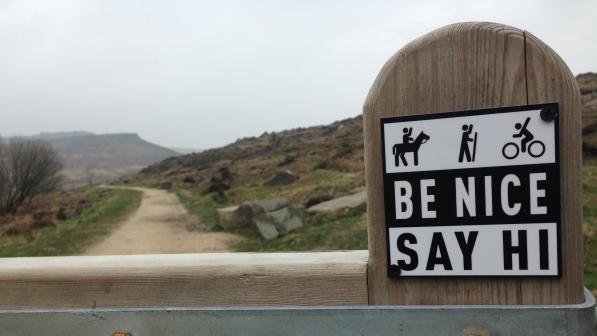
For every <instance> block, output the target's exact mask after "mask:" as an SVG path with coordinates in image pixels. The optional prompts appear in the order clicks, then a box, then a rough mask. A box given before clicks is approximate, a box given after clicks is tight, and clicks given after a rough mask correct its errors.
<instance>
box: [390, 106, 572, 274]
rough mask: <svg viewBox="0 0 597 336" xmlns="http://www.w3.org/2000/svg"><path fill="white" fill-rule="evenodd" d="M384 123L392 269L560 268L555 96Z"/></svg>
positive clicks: (423, 271) (541, 270)
mask: <svg viewBox="0 0 597 336" xmlns="http://www.w3.org/2000/svg"><path fill="white" fill-rule="evenodd" d="M544 109H551V112H555V113H550V114H549V115H551V116H554V115H555V118H554V117H552V118H544V117H543V118H542V113H541V111H542V110H544ZM381 127H382V141H383V142H382V144H383V146H382V147H383V155H384V202H385V217H386V227H387V230H388V232H387V234H388V266H389V275H390V276H391V277H398V276H401V277H402V276H558V275H559V274H560V263H559V260H560V247H559V245H560V244H559V225H560V224H559V223H560V208H559V206H560V190H559V165H558V141H557V139H558V118H557V104H546V105H539V106H525V107H520V108H507V109H492V110H483V111H467V112H455V113H448V114H433V115H424V116H406V117H397V118H386V119H382V121H381Z"/></svg>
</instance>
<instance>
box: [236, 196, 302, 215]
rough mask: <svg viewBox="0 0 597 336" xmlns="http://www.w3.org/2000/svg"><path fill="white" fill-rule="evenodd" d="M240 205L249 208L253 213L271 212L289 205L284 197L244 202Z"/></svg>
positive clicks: (288, 201)
mask: <svg viewBox="0 0 597 336" xmlns="http://www.w3.org/2000/svg"><path fill="white" fill-rule="evenodd" d="M242 206H244V207H248V208H250V211H252V212H253V213H255V214H258V213H262V212H272V211H275V210H278V209H282V208H285V207H288V206H290V200H289V199H288V198H286V197H276V198H270V199H266V200H260V201H253V202H247V203H244V204H243V205H242Z"/></svg>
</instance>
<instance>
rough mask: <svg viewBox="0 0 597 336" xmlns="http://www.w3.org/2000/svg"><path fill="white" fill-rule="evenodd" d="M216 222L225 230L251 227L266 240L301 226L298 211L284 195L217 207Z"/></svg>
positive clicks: (301, 222) (301, 221)
mask: <svg viewBox="0 0 597 336" xmlns="http://www.w3.org/2000/svg"><path fill="white" fill-rule="evenodd" d="M216 222H217V223H218V225H220V226H221V227H223V228H224V229H226V230H230V229H236V228H242V227H253V228H255V229H256V230H257V232H259V234H260V235H261V236H262V237H263V238H264V239H266V240H270V239H274V238H277V237H279V236H281V235H285V234H287V233H288V232H290V231H292V230H295V229H298V228H300V227H302V226H303V220H302V218H301V216H300V212H299V211H298V210H297V209H296V208H294V207H293V206H292V204H291V203H290V201H289V200H288V199H287V198H285V197H278V198H272V199H268V200H262V201H255V202H247V203H243V204H242V205H240V206H232V207H227V208H222V209H217V210H216Z"/></svg>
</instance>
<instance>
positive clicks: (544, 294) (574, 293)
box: [363, 22, 582, 304]
mask: <svg viewBox="0 0 597 336" xmlns="http://www.w3.org/2000/svg"><path fill="white" fill-rule="evenodd" d="M533 41H535V40H533ZM533 43H534V44H533ZM531 44H533V45H531ZM535 45H536V46H535ZM539 60H543V61H542V62H543V65H540V64H539ZM547 64H548V65H547ZM547 68H549V69H550V70H549V71H551V72H550V73H553V74H552V75H551V77H549V76H547V75H544V72H545V71H547V70H546V69H547ZM562 69H565V65H564V64H563V62H561V61H559V58H558V57H557V56H556V55H555V54H554V53H553V51H551V50H548V49H546V48H545V47H544V45H543V44H542V43H540V42H538V41H535V42H528V43H527V45H526V47H525V32H523V31H521V30H519V29H516V28H512V27H508V26H504V25H501V24H494V23H477V22H471V23H460V24H454V25H450V26H446V27H444V28H441V29H438V30H436V31H433V32H431V33H429V34H427V35H425V36H423V37H421V38H419V39H417V40H415V41H413V42H411V43H409V44H408V45H407V46H405V47H404V48H402V49H401V50H400V51H398V52H397V53H396V54H395V55H394V56H393V57H392V58H391V59H390V60H389V61H388V62H387V63H386V65H385V66H384V67H383V69H382V70H381V72H380V73H379V75H378V77H377V79H376V81H375V83H374V84H373V86H372V88H371V91H370V92H369V95H368V97H367V100H366V102H365V105H364V117H363V123H364V136H365V169H366V179H367V194H368V199H369V202H368V204H367V205H368V208H367V209H368V229H369V266H368V268H369V272H368V287H369V303H370V304H527V303H545V304H559V303H578V302H579V300H582V277H580V276H579V274H580V273H579V271H580V260H581V257H580V256H578V253H579V251H580V249H581V246H582V240H581V239H580V237H581V236H580V235H579V233H578V230H580V217H579V216H580V215H579V212H578V206H579V204H580V202H578V200H579V197H580V192H579V190H580V189H578V183H579V174H580V169H579V164H580V145H579V144H580V142H578V141H579V139H578V136H579V134H580V129H579V128H577V126H578V125H576V124H577V123H578V120H579V119H580V118H578V116H577V115H576V114H577V113H579V110H578V105H577V104H576V103H575V101H576V100H575V99H577V98H575V95H576V96H578V92H573V88H571V87H568V86H569V85H572V84H570V83H571V82H574V78H573V77H572V76H571V75H570V74H569V72H567V69H566V70H562ZM527 72H529V74H527ZM527 78H529V79H528V80H527ZM548 81H551V84H549V85H552V86H554V88H545V86H546V85H548V83H547V82H548ZM561 87H564V88H565V90H564V89H562V88H561ZM527 90H528V91H529V95H528V96H527ZM529 97H531V99H529ZM557 100H560V101H562V103H563V104H565V106H564V108H563V110H564V113H569V114H570V117H565V118H563V119H562V121H561V122H562V124H561V125H560V127H561V128H560V136H561V139H564V138H566V137H570V136H571V137H572V138H574V140H564V141H562V142H561V151H562V153H563V152H567V153H568V154H567V155H566V156H565V157H564V156H563V157H562V159H563V160H564V159H565V160H568V161H569V162H567V163H566V164H565V165H566V168H563V169H562V171H561V174H562V176H563V177H564V176H565V175H576V176H574V177H570V178H566V179H562V185H564V184H565V183H567V182H570V183H571V185H570V186H568V185H567V186H566V187H563V188H562V199H564V200H567V201H565V202H564V203H563V206H565V207H568V209H567V210H565V211H564V212H563V216H566V218H565V219H564V220H563V221H564V222H566V224H565V227H566V228H567V229H570V231H569V232H568V233H566V235H565V239H564V240H566V242H565V243H564V244H563V255H564V258H565V259H566V260H567V261H566V262H567V263H568V261H569V263H568V264H567V266H566V267H565V270H564V273H565V274H564V277H562V279H555V280H537V279H536V278H465V279H463V278H449V279H437V278H435V279H429V278H428V279H420V278H419V279H405V278H402V279H390V278H388V276H387V261H386V260H387V259H386V229H385V218H384V211H383V183H382V172H383V168H382V156H381V136H380V121H379V120H380V118H382V117H390V116H403V115H417V114H428V113H435V112H450V111H461V110H471V109H481V108H493V107H503V106H516V105H526V104H529V103H533V104H536V103H545V102H552V101H557ZM574 118H577V119H578V120H576V119H574ZM575 125H576V126H575ZM565 181H567V182H565ZM573 202H577V203H576V204H574V205H573V204H572V203H573Z"/></svg>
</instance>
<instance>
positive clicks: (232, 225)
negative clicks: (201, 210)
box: [216, 206, 248, 230]
mask: <svg viewBox="0 0 597 336" xmlns="http://www.w3.org/2000/svg"><path fill="white" fill-rule="evenodd" d="M216 223H217V224H218V225H220V226H221V227H223V228H224V229H226V230H231V229H236V228H239V227H243V226H247V224H248V222H247V221H246V220H245V219H244V218H243V216H242V214H241V210H240V207H239V206H231V207H227V208H221V209H216Z"/></svg>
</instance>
